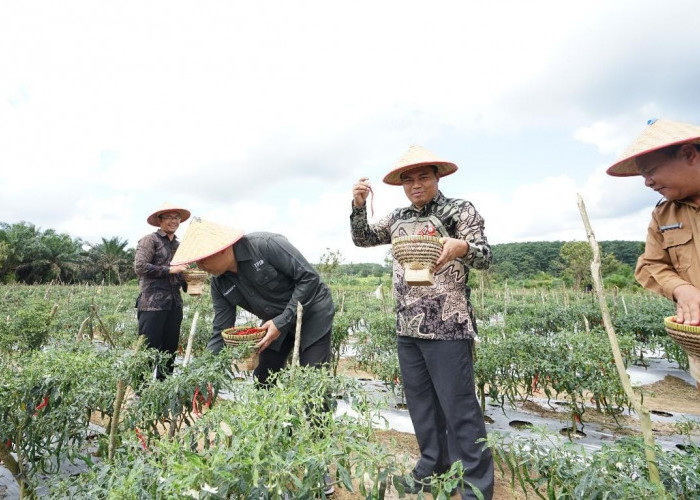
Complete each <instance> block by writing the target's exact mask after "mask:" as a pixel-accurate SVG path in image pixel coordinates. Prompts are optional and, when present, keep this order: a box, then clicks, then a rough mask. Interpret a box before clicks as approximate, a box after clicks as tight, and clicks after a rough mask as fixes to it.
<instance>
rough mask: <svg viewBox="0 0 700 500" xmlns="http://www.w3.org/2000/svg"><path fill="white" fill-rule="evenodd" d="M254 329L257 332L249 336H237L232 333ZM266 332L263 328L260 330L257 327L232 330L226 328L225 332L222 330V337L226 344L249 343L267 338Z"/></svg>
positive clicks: (235, 327) (241, 327)
mask: <svg viewBox="0 0 700 500" xmlns="http://www.w3.org/2000/svg"><path fill="white" fill-rule="evenodd" d="M250 329H254V330H255V332H253V333H249V334H247V335H236V334H234V333H231V332H235V331H240V330H250ZM265 333H266V332H265V330H263V329H262V328H258V327H257V326H234V327H231V328H226V329H225V330H222V332H221V336H222V337H223V339H224V342H230V343H231V342H233V343H240V342H249V341H252V340H259V339H261V338H263V337H264V336H265Z"/></svg>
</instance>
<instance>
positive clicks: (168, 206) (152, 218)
mask: <svg viewBox="0 0 700 500" xmlns="http://www.w3.org/2000/svg"><path fill="white" fill-rule="evenodd" d="M166 212H177V213H179V214H180V222H185V221H186V220H187V219H189V218H190V211H189V210H185V209H184V208H181V207H178V206H177V205H173V204H172V203H170V202H169V201H164V202H163V203H161V204H160V207H158V210H156V211H155V212H153V213H152V214H151V215H149V216H148V218H147V219H146V222H148V223H149V224H150V225H151V226H156V227H160V219H159V218H158V216H159V215H160V214H164V213H166Z"/></svg>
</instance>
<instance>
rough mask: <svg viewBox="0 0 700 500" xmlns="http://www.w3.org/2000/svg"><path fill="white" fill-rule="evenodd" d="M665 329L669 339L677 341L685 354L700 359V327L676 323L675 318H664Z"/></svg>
mask: <svg viewBox="0 0 700 500" xmlns="http://www.w3.org/2000/svg"><path fill="white" fill-rule="evenodd" d="M664 327H665V328H666V333H668V335H669V337H671V338H672V339H673V340H675V341H676V342H677V343H678V345H680V346H681V347H682V348H683V350H684V351H685V352H687V353H688V354H690V355H692V356H695V357H700V326H693V325H683V324H681V323H676V317H675V316H669V317H668V318H664Z"/></svg>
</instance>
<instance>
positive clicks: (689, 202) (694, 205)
mask: <svg viewBox="0 0 700 500" xmlns="http://www.w3.org/2000/svg"><path fill="white" fill-rule="evenodd" d="M674 203H676V204H677V205H688V206H689V207H691V208H694V209H695V210H697V209H698V208H700V205H698V204H697V203H695V202H694V201H693V200H676V201H675V202H674Z"/></svg>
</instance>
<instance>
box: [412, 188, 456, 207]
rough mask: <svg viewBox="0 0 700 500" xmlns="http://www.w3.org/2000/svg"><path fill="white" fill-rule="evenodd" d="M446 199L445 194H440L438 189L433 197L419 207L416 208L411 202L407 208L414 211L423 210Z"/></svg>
mask: <svg viewBox="0 0 700 500" xmlns="http://www.w3.org/2000/svg"><path fill="white" fill-rule="evenodd" d="M446 199H447V198H445V195H444V194H442V192H441V191H439V190H438V192H437V194H436V195H435V196H434V197H433V199H432V200H430V201H429V202H428V203H426V204H425V205H423V206H422V207H421V208H417V207H416V206H415V205H414V204H413V203H411V206H410V207H409V208H410V209H411V210H413V211H415V212H424V211H426V210H428V209H429V208H430V207H432V206H433V205H441V204H443V203H445V200H446Z"/></svg>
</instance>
